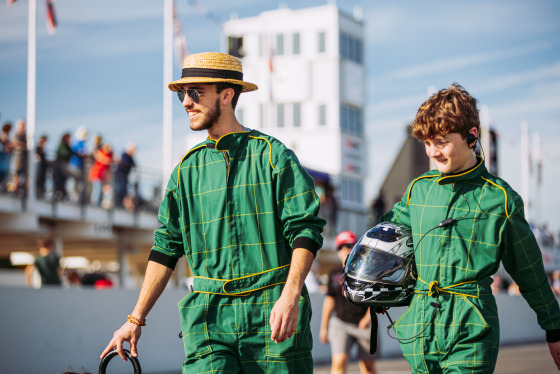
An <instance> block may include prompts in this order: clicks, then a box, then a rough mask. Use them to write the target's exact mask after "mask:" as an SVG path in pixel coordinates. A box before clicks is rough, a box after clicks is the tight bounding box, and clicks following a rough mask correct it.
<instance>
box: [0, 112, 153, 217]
mask: <svg viewBox="0 0 560 374" xmlns="http://www.w3.org/2000/svg"><path fill="white" fill-rule="evenodd" d="M11 132H12V123H11V122H5V123H4V124H3V126H2V133H1V135H0V192H3V193H13V194H15V195H17V196H26V193H27V191H28V188H29V181H28V174H29V173H28V170H27V169H28V153H29V151H28V149H27V148H28V147H27V134H26V128H25V121H24V120H23V119H20V120H18V121H17V123H16V126H15V134H13V136H12V135H11ZM88 140H89V134H88V130H87V128H86V127H85V126H80V127H79V128H77V129H76V130H75V131H74V133H73V134H71V133H70V132H65V133H64V134H63V135H62V137H61V139H60V141H59V143H58V145H57V146H56V152H55V154H54V157H51V158H49V157H48V152H47V144H48V142H49V138H48V136H47V135H42V136H40V137H39V139H38V141H37V146H36V148H35V152H34V165H35V168H36V169H35V171H36V176H35V191H36V197H37V198H38V199H52V200H55V201H69V202H73V203H78V204H81V205H87V204H90V203H91V204H93V205H97V206H101V207H103V208H105V209H111V208H113V207H116V208H126V209H127V210H130V211H134V210H136V209H137V208H139V207H140V205H142V199H141V197H140V194H139V191H138V183H137V182H136V183H134V184H132V185H131V183H129V177H130V175H131V171H132V170H133V169H134V168H135V167H136V163H135V160H134V154H135V152H136V145H135V144H134V143H132V142H131V143H129V144H127V146H126V149H125V151H124V152H123V153H122V155H121V156H120V157H116V155H115V154H114V151H113V148H112V146H111V144H110V143H109V142H106V141H104V140H103V139H102V137H101V135H95V136H94V138H93V144H92V145H91V146H88V144H87V143H88ZM49 180H50V181H51V182H52V188H47V186H48V185H49Z"/></svg>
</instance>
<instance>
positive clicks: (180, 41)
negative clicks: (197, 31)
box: [173, 3, 189, 66]
mask: <svg viewBox="0 0 560 374" xmlns="http://www.w3.org/2000/svg"><path fill="white" fill-rule="evenodd" d="M173 34H174V43H175V52H176V55H177V57H178V60H179V61H178V62H179V66H183V60H184V59H185V57H187V55H188V54H189V52H188V49H187V38H185V34H183V31H182V27H181V21H180V20H179V16H178V14H177V6H176V5H175V3H173Z"/></svg>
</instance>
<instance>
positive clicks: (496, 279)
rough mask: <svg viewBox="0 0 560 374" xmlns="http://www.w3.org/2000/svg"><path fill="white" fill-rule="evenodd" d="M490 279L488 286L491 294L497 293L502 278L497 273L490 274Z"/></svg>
mask: <svg viewBox="0 0 560 374" xmlns="http://www.w3.org/2000/svg"><path fill="white" fill-rule="evenodd" d="M492 279H493V280H494V281H493V282H492V284H491V285H490V287H491V288H492V294H493V295H497V294H499V293H500V292H502V278H501V277H500V276H499V275H498V274H494V275H492Z"/></svg>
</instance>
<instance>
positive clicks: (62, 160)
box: [53, 133, 74, 200]
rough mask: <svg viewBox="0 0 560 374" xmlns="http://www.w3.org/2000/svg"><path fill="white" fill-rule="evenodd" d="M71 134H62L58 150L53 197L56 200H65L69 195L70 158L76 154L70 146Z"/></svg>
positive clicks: (54, 167) (54, 170)
mask: <svg viewBox="0 0 560 374" xmlns="http://www.w3.org/2000/svg"><path fill="white" fill-rule="evenodd" d="M70 139H71V136H70V134H69V133H65V134H64V135H62V139H61V140H60V144H59V145H58V148H57V150H56V160H55V162H54V165H53V182H54V194H53V198H54V199H55V200H64V199H66V198H67V197H68V192H67V191H66V181H67V180H68V177H69V176H70V175H71V174H70V169H69V163H70V158H71V157H72V155H73V154H74V151H72V148H71V147H70Z"/></svg>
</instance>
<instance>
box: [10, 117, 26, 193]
mask: <svg viewBox="0 0 560 374" xmlns="http://www.w3.org/2000/svg"><path fill="white" fill-rule="evenodd" d="M12 144H13V149H14V150H13V159H14V175H13V176H12V183H11V184H10V187H9V191H10V192H14V193H16V194H20V193H22V194H24V193H25V191H27V188H26V187H27V156H28V152H27V133H26V132H25V121H24V120H23V119H19V120H18V121H17V124H16V133H15V134H14V139H13V141H12Z"/></svg>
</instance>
